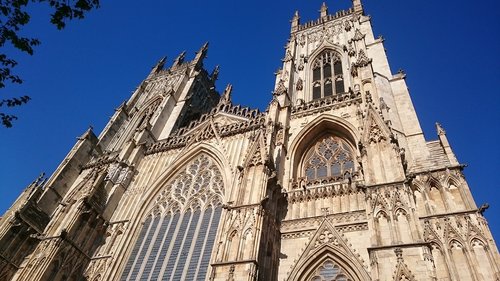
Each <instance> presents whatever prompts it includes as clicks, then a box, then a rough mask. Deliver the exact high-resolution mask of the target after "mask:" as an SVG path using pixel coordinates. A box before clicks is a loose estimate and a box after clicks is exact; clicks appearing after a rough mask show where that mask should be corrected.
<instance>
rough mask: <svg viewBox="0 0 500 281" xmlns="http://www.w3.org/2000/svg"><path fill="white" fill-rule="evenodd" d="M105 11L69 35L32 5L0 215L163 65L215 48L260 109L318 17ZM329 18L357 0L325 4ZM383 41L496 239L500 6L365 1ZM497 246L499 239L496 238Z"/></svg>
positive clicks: (6, 147) (209, 4)
mask: <svg viewBox="0 0 500 281" xmlns="http://www.w3.org/2000/svg"><path fill="white" fill-rule="evenodd" d="M102 2H103V3H102V7H101V8H100V9H98V10H97V11H94V12H92V13H91V14H89V15H88V17H87V18H86V19H84V20H81V21H72V22H70V23H69V24H68V26H67V28H66V29H65V30H63V31H58V30H56V28H55V27H54V26H52V25H50V24H49V23H48V22H49V20H48V13H49V11H48V10H47V9H46V8H45V6H44V5H33V6H32V8H31V10H32V11H33V13H34V17H33V19H32V22H31V24H30V25H29V26H28V27H27V28H26V29H24V31H23V33H24V34H26V35H34V36H37V37H38V38H39V39H40V40H41V41H42V45H41V46H39V47H37V48H36V51H35V55H34V56H32V57H30V56H26V55H23V54H19V53H16V52H11V51H12V50H8V51H9V53H10V54H12V55H13V56H15V57H16V58H17V59H18V61H19V63H20V64H19V66H18V67H16V71H17V73H18V74H20V75H21V77H22V78H23V79H24V80H25V83H24V84H23V85H21V86H12V87H9V88H7V89H5V90H2V91H3V93H4V94H5V93H6V92H8V93H9V94H11V95H23V94H29V95H30V96H31V97H32V99H33V100H32V101H30V103H29V104H28V105H25V106H22V107H20V108H18V109H16V110H15V111H13V113H15V114H17V115H18V116H19V120H18V121H16V123H15V126H14V128H12V129H0V153H1V154H0V155H1V157H2V158H1V160H2V161H1V164H0V213H3V212H4V211H5V210H6V209H7V208H8V207H9V206H10V204H12V202H13V201H14V200H15V198H16V197H17V196H18V194H19V193H20V191H21V190H22V189H23V188H24V187H25V186H26V185H28V184H29V183H30V182H31V181H32V180H33V179H34V178H36V177H37V176H38V174H39V173H40V172H42V171H45V172H46V173H47V174H51V173H52V172H53V170H54V169H55V168H56V167H57V165H58V164H59V163H60V161H61V160H62V159H63V158H64V156H65V155H66V153H67V152H68V151H69V150H70V149H71V147H72V146H73V144H74V142H75V140H76V138H77V137H78V136H79V135H81V134H82V133H83V132H84V131H85V130H86V129H87V127H88V126H89V125H93V126H94V128H95V131H96V132H97V133H99V132H100V131H101V130H102V128H103V127H104V125H105V124H106V122H107V121H108V119H109V117H110V116H111V115H112V114H113V109H114V108H116V107H117V106H118V105H119V104H120V103H121V102H122V101H124V100H126V99H128V97H129V96H130V94H131V92H132V91H133V90H134V89H135V88H136V87H137V86H138V85H139V83H140V81H141V80H142V79H144V78H145V77H146V75H147V74H148V72H149V70H150V69H151V67H152V66H153V65H154V64H155V63H156V62H157V61H158V59H159V58H160V57H162V56H164V55H166V56H167V57H168V59H169V61H171V60H173V59H174V58H175V57H176V56H177V54H178V53H180V52H181V51H183V50H186V51H187V53H188V57H190V58H191V57H192V56H193V55H194V52H195V51H196V50H198V48H199V47H200V46H201V45H202V44H203V43H204V42H205V41H209V42H210V49H209V54H208V59H207V60H206V67H207V68H208V69H209V70H211V69H212V68H213V67H214V66H215V65H216V64H220V65H221V74H220V76H219V77H220V79H219V81H218V84H217V88H218V89H219V90H222V89H224V87H225V85H226V84H227V83H232V84H233V85H234V91H233V98H234V101H235V102H236V103H241V104H244V105H249V106H251V107H259V108H261V109H264V108H265V107H266V105H267V103H268V101H269V100H270V97H271V94H270V93H271V91H272V89H273V83H274V75H273V73H274V72H275V70H276V69H277V68H278V67H280V65H281V58H282V57H283V55H284V49H283V46H284V45H285V43H286V40H287V38H288V35H289V30H290V19H291V17H292V15H293V13H294V11H295V10H299V11H300V15H301V18H302V21H303V22H304V21H308V20H312V19H316V18H317V17H318V10H319V7H320V5H321V3H322V1H319V0H302V1H298V0H273V1H261V0H258V1H257V0H254V1H234V0H233V1H229V0H218V1H201V0H184V1H161V0H151V1H137V0H134V1H132V0H122V1H102ZM327 4H328V6H329V8H330V12H334V11H335V10H337V9H344V8H347V7H349V6H350V1H349V0H335V1H327ZM364 6H365V10H366V12H367V14H369V15H371V16H372V24H373V26H374V30H375V35H376V36H377V35H379V34H381V35H383V36H384V38H385V39H386V41H385V47H386V49H387V53H388V56H389V61H390V63H391V67H392V70H393V72H396V71H397V70H398V69H400V68H402V69H404V70H405V71H406V73H407V83H408V86H409V88H410V92H411V94H412V98H413V102H414V104H415V107H416V110H417V113H418V115H419V118H420V122H421V124H422V127H423V129H424V131H425V134H426V137H427V139H428V140H430V139H436V133H435V129H434V123H435V122H436V121H439V122H441V123H442V124H443V126H444V128H445V129H446V131H447V133H448V137H449V140H450V142H451V145H452V147H453V149H454V151H455V153H456V154H457V156H458V158H459V161H460V162H462V163H467V164H469V167H468V168H466V170H465V175H466V177H467V180H468V182H469V185H470V187H471V189H472V193H473V195H474V196H475V199H476V202H477V204H478V205H481V204H482V203H484V202H489V203H490V204H491V208H490V209H489V210H488V211H487V212H486V216H487V218H488V220H489V223H490V227H491V228H492V231H493V233H494V235H496V237H497V238H500V236H499V235H500V216H498V214H499V213H500V212H499V210H500V200H499V199H500V196H499V195H500V191H499V189H500V186H499V184H498V179H497V178H496V176H498V175H499V172H498V171H497V169H498V166H499V165H498V164H499V160H498V159H500V153H499V151H500V150H499V148H498V147H499V145H498V144H497V141H498V139H499V137H500V125H499V121H500V113H499V109H500V98H499V95H500V91H499V90H498V85H497V84H498V82H499V80H500V79H499V78H498V76H499V75H500V73H499V69H500V60H499V55H498V52H499V51H500V48H499V47H500V36H499V33H498V30H499V29H500V20H499V19H500V3H499V1H498V0H484V1H478V2H474V3H472V2H471V1H465V0H458V1H452V0H446V1H417V0H407V1H401V0H376V1H375V0H365V1H364ZM495 214H496V215H497V216H495ZM498 241H500V240H498Z"/></svg>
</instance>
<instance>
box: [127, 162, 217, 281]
mask: <svg viewBox="0 0 500 281" xmlns="http://www.w3.org/2000/svg"><path fill="white" fill-rule="evenodd" d="M223 195H224V186H223V182H222V175H221V173H220V171H219V169H218V167H217V166H216V165H215V164H214V161H212V159H210V158H209V157H207V156H206V155H203V154H202V155H201V156H199V157H197V158H195V159H194V160H193V161H191V162H190V163H189V164H188V165H187V166H186V167H185V168H184V169H183V170H182V171H181V172H180V173H179V174H178V175H177V176H175V177H174V178H173V179H172V180H171V181H170V183H169V184H167V185H166V186H165V187H164V188H163V189H162V191H161V192H160V194H159V195H158V196H157V198H156V199H155V205H154V207H153V208H152V210H151V212H150V214H149V215H148V216H147V218H146V219H145V221H144V224H143V225H142V228H141V230H140V233H139V237H138V238H137V240H136V242H135V245H134V247H133V248H132V252H131V254H130V257H129V259H128V261H127V263H126V265H125V269H124V271H123V273H122V276H121V279H120V280H121V281H129V280H130V281H132V280H173V281H180V280H205V279H206V276H207V273H208V269H209V266H210V264H209V263H210V257H211V254H212V249H213V246H214V242H215V236H216V234H217V229H218V226H219V221H220V217H221V212H222V208H221V205H222V197H223Z"/></svg>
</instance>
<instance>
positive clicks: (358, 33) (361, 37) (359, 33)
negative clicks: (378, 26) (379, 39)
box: [349, 29, 365, 42]
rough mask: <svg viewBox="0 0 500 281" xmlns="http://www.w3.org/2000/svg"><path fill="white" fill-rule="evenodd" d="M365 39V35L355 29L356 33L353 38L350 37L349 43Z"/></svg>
mask: <svg viewBox="0 0 500 281" xmlns="http://www.w3.org/2000/svg"><path fill="white" fill-rule="evenodd" d="M364 38H365V35H364V34H362V33H361V31H360V30H359V29H356V31H355V32H354V36H353V37H352V39H351V40H349V41H350V42H352V41H359V40H362V39H364Z"/></svg>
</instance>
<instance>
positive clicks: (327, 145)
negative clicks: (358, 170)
mask: <svg viewBox="0 0 500 281" xmlns="http://www.w3.org/2000/svg"><path fill="white" fill-rule="evenodd" d="M303 163H304V165H303V173H304V175H305V177H306V178H307V180H309V181H310V180H316V179H324V178H325V179H326V178H330V179H331V178H333V179H334V180H343V179H345V178H350V177H351V175H352V174H353V173H354V152H353V149H352V148H351V146H350V145H349V144H348V143H347V142H346V141H345V140H344V139H342V138H339V137H337V136H332V135H327V136H325V137H323V138H320V139H319V140H318V141H317V142H316V143H315V144H314V145H313V146H312V147H311V148H310V149H309V151H308V152H307V153H306V156H305V158H304V162H303Z"/></svg>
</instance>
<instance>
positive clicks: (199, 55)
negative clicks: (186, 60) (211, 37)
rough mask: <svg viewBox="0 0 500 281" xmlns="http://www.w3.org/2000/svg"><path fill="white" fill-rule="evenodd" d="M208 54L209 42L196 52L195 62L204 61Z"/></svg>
mask: <svg viewBox="0 0 500 281" xmlns="http://www.w3.org/2000/svg"><path fill="white" fill-rule="evenodd" d="M207 52H208V41H207V42H205V44H203V46H201V48H200V50H199V51H198V52H196V57H195V60H203V59H204V58H205V57H206V56H207Z"/></svg>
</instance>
